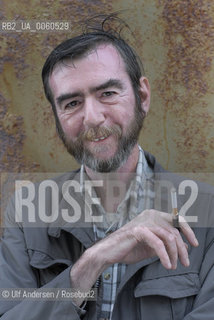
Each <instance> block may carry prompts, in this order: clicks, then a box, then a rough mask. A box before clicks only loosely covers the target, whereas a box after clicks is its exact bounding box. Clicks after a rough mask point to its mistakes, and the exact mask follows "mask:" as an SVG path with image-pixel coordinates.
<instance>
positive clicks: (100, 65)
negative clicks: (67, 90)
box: [49, 44, 129, 93]
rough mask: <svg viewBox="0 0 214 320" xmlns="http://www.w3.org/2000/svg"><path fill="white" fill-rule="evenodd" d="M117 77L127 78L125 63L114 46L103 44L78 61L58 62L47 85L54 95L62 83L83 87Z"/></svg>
mask: <svg viewBox="0 0 214 320" xmlns="http://www.w3.org/2000/svg"><path fill="white" fill-rule="evenodd" d="M118 77H119V78H121V79H124V77H125V78H129V77H128V74H127V72H126V68H125V63H124V61H123V59H122V57H121V55H120V53H119V52H118V51H117V49H116V48H115V47H114V46H112V45H109V44H103V45H100V46H98V47H97V48H96V49H94V50H92V51H90V52H89V53H88V54H87V55H85V56H84V57H81V58H80V59H75V60H74V61H71V60H69V59H66V60H63V61H62V62H59V63H58V64H57V65H56V66H55V67H54V69H53V72H52V74H51V76H50V78H49V84H50V87H51V89H52V91H53V93H56V92H55V91H57V87H58V86H59V85H60V84H62V82H64V85H65V86H69V85H70V86H71V85H72V86H73V87H75V85H79V84H80V83H79V82H81V83H82V85H83V86H84V84H85V85H86V84H87V83H88V82H89V81H90V82H91V81H93V84H94V85H96V84H97V85H99V84H100V81H105V80H107V79H110V78H118ZM95 82H97V83H95ZM66 83H67V84H66Z"/></svg>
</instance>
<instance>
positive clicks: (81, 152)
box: [57, 107, 145, 172]
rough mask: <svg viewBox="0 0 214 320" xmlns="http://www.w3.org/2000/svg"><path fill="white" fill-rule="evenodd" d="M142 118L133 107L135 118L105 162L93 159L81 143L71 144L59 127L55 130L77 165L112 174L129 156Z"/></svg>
mask: <svg viewBox="0 0 214 320" xmlns="http://www.w3.org/2000/svg"><path fill="white" fill-rule="evenodd" d="M144 118H145V113H144V112H140V111H139V110H138V109H137V107H135V117H134V119H133V120H132V122H131V124H130V125H129V128H128V130H127V133H126V135H124V136H122V137H121V138H120V139H119V141H118V148H117V152H116V154H115V155H114V156H113V157H111V158H110V159H107V160H100V159H97V158H95V157H94V155H93V154H92V153H91V152H90V151H89V150H88V149H85V148H84V147H83V143H82V142H81V141H79V142H73V141H71V140H69V139H68V138H67V137H66V136H65V134H64V132H63V130H62V128H61V126H60V127H57V129H58V132H59V136H60V138H61V139H62V141H63V143H64V145H65V147H66V149H67V151H68V152H69V153H70V154H71V155H72V156H73V157H74V158H75V160H76V161H77V162H78V163H80V164H83V165H85V166H87V167H89V168H90V169H92V170H93V171H96V172H112V171H116V170H117V169H118V168H119V167H121V166H122V165H123V164H124V163H125V162H126V161H127V159H128V157H129V156H130V154H131V151H132V149H133V148H134V146H135V145H136V143H137V140H138V137H139V134H140V130H141V128H142V126H143V120H144Z"/></svg>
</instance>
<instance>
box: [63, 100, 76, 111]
mask: <svg viewBox="0 0 214 320" xmlns="http://www.w3.org/2000/svg"><path fill="white" fill-rule="evenodd" d="M78 104H79V101H78V100H74V101H71V102H69V103H68V104H66V106H65V110H66V109H72V108H74V107H76V106H78Z"/></svg>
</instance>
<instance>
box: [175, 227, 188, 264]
mask: <svg viewBox="0 0 214 320" xmlns="http://www.w3.org/2000/svg"><path fill="white" fill-rule="evenodd" d="M174 235H175V238H176V244H177V250H178V257H179V260H180V262H181V263H182V264H183V265H184V266H185V267H188V266H189V255H188V245H187V244H186V243H185V242H184V241H183V239H182V237H181V235H180V232H179V231H178V230H177V229H174Z"/></svg>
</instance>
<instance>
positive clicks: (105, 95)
mask: <svg viewBox="0 0 214 320" xmlns="http://www.w3.org/2000/svg"><path fill="white" fill-rule="evenodd" d="M114 94H116V92H115V91H106V92H103V93H102V96H103V97H111V96H113V95H114Z"/></svg>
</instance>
